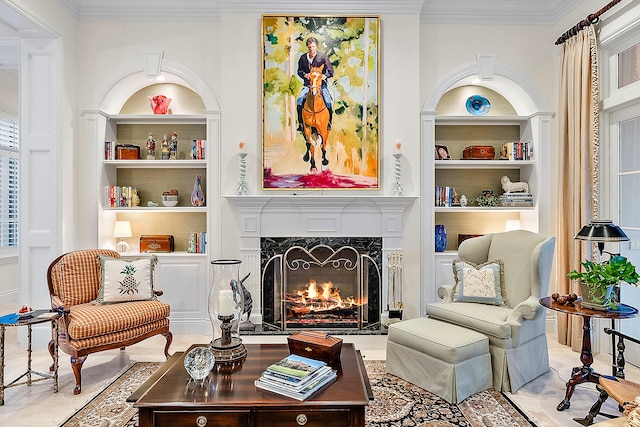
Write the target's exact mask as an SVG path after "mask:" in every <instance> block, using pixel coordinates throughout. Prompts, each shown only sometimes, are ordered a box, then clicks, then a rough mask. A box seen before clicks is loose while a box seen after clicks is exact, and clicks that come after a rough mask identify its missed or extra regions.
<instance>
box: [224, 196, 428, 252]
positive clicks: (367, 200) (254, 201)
mask: <svg viewBox="0 0 640 427" xmlns="http://www.w3.org/2000/svg"><path fill="white" fill-rule="evenodd" d="M224 198H225V199H226V200H227V201H228V202H229V203H230V204H231V205H232V206H234V207H235V209H236V210H237V211H238V213H239V215H240V227H241V230H240V233H241V236H240V237H241V240H243V241H244V243H243V246H244V248H245V249H248V248H249V247H256V245H258V244H259V241H258V240H255V239H259V238H260V237H275V236H293V235H298V236H382V237H384V238H386V239H390V240H392V241H393V240H396V239H401V238H402V220H403V215H404V213H405V211H406V210H407V208H408V207H410V206H411V205H412V204H413V203H414V202H415V201H416V200H417V199H418V197H411V196H343V195H330V196H326V195H311V194H309V195H306V194H302V195H248V196H235V195H233V196H225V197H224ZM389 243H391V242H389ZM395 243H396V244H393V243H392V244H391V246H395V247H401V246H400V244H399V243H400V241H399V240H398V241H396V242H395Z"/></svg>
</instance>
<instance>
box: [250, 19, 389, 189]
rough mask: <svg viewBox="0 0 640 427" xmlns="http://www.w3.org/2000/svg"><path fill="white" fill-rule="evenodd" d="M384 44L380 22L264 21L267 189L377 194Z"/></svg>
mask: <svg viewBox="0 0 640 427" xmlns="http://www.w3.org/2000/svg"><path fill="white" fill-rule="evenodd" d="M379 40H380V18H379V17H377V16H355V17H351V16H297V15H263V16H262V48H263V49H262V52H263V61H262V65H263V69H262V166H263V181H262V188H263V189H314V190H316V189H337V190H339V189H379V186H380V178H379V173H380V167H379V162H380V160H379V158H380V156H379V153H380V143H379V123H380V103H379V98H380V89H379V86H380V85H379V81H380V64H379V56H380V43H379ZM308 43H309V44H308ZM313 44H315V46H312V45H313ZM312 67H313V68H314V69H313V70H312ZM319 73H321V74H322V75H320V76H318V74H319ZM315 76H318V79H317V81H316V83H317V84H315V85H314V84H313V78H314V77H315ZM305 88H306V89H305ZM305 93H311V94H312V95H314V94H315V106H314V105H312V101H311V100H310V98H306V97H304V96H303V95H304V94H305ZM323 106H324V107H325V108H324V109H323ZM327 107H328V108H327ZM329 123H330V125H329ZM299 126H300V128H299Z"/></svg>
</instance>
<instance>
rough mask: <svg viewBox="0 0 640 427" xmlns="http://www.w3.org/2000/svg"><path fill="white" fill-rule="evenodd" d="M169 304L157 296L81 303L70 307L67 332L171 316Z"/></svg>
mask: <svg viewBox="0 0 640 427" xmlns="http://www.w3.org/2000/svg"><path fill="white" fill-rule="evenodd" d="M169 314H170V306H169V305H168V304H165V303H163V302H160V301H158V300H153V301H132V302H128V303H123V304H105V305H94V304H91V303H86V304H78V305H74V306H73V307H71V309H70V311H69V316H68V325H67V332H68V334H69V336H70V337H71V338H72V339H83V338H90V337H97V336H100V335H105V334H112V333H115V332H120V331H126V330H128V329H132V328H134V327H137V326H139V325H145V324H148V323H153V322H155V321H158V320H162V319H165V318H167V317H169Z"/></svg>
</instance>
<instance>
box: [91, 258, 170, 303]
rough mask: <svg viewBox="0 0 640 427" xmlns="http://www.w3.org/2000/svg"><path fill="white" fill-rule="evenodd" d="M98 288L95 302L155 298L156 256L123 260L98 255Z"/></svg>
mask: <svg viewBox="0 0 640 427" xmlns="http://www.w3.org/2000/svg"><path fill="white" fill-rule="evenodd" d="M98 261H99V263H100V271H101V273H100V289H99V290H98V296H97V298H96V300H95V302H96V303H97V304H109V303H118V302H126V301H144V300H151V299H155V298H156V296H155V294H154V293H153V270H154V267H155V265H156V263H157V261H158V259H157V257H155V256H151V257H144V258H138V259H135V260H124V259H116V258H111V257H108V256H104V255H98Z"/></svg>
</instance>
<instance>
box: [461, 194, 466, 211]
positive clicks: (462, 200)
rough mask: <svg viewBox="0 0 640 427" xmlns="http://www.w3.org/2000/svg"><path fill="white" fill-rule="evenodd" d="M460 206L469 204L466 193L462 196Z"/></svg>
mask: <svg viewBox="0 0 640 427" xmlns="http://www.w3.org/2000/svg"><path fill="white" fill-rule="evenodd" d="M460 206H462V207H463V208H464V207H465V206H467V196H465V195H464V194H463V195H462V196H460Z"/></svg>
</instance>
